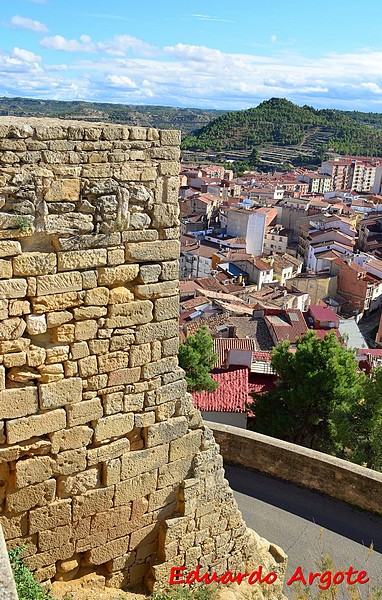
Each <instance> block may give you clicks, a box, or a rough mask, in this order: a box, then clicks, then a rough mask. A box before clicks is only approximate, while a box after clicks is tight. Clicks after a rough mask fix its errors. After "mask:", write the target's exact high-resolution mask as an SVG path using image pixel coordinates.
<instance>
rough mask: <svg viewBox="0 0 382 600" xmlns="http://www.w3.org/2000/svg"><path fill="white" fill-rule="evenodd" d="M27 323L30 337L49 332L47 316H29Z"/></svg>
mask: <svg viewBox="0 0 382 600" xmlns="http://www.w3.org/2000/svg"><path fill="white" fill-rule="evenodd" d="M26 322H27V332H28V333H29V335H40V334H42V333H45V332H46V330H47V323H46V317H45V315H27V316H26Z"/></svg>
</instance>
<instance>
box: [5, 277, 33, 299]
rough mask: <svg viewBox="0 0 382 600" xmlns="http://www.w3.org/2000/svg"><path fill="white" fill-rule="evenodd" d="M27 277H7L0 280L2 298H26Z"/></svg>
mask: <svg viewBox="0 0 382 600" xmlns="http://www.w3.org/2000/svg"><path fill="white" fill-rule="evenodd" d="M27 287H28V286H27V282H26V280H25V279H7V280H6V281H0V298H24V297H25V296H26V294H27Z"/></svg>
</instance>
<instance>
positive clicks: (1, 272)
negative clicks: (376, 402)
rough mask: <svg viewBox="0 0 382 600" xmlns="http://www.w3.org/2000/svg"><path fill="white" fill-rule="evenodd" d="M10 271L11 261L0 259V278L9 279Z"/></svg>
mask: <svg viewBox="0 0 382 600" xmlns="http://www.w3.org/2000/svg"><path fill="white" fill-rule="evenodd" d="M12 272H13V271H12V263H11V262H9V260H0V279H9V278H10V277H12Z"/></svg>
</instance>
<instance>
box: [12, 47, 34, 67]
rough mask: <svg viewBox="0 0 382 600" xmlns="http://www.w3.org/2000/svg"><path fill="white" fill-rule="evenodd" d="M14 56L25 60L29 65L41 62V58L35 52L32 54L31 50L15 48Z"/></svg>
mask: <svg viewBox="0 0 382 600" xmlns="http://www.w3.org/2000/svg"><path fill="white" fill-rule="evenodd" d="M13 54H14V56H15V57H16V58H19V59H20V60H23V61H24V62H27V63H38V62H41V56H38V55H37V54H35V53H34V52H30V51H29V50H24V49H23V48H17V46H16V47H15V48H13Z"/></svg>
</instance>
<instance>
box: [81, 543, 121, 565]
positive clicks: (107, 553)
mask: <svg viewBox="0 0 382 600" xmlns="http://www.w3.org/2000/svg"><path fill="white" fill-rule="evenodd" d="M129 541H130V536H126V537H123V538H119V539H118V540H113V541H112V542H109V543H108V544H105V545H104V546H99V547H98V548H92V549H91V550H89V551H88V552H87V553H86V554H85V560H86V561H87V562H89V563H90V564H92V565H102V564H103V563H105V562H107V561H108V560H111V559H112V558H116V557H117V556H122V555H123V554H126V552H127V550H128V548H129Z"/></svg>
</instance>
